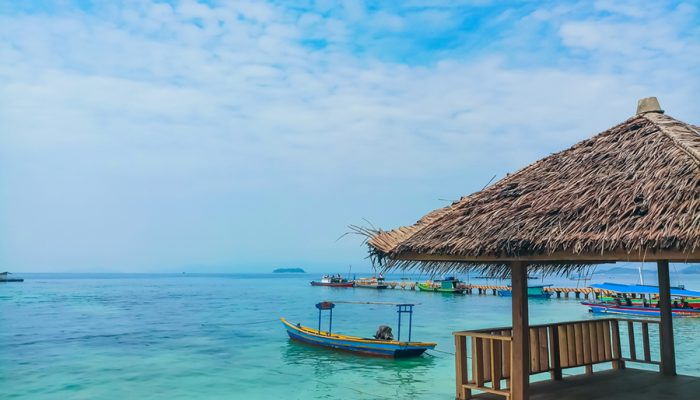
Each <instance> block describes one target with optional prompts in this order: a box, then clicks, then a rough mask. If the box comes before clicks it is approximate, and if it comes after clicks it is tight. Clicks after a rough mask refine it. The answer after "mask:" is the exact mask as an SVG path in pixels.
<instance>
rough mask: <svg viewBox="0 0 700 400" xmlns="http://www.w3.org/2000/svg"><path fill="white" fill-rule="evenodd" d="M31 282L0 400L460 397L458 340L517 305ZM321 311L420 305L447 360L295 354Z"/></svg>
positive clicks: (351, 314) (215, 278)
mask: <svg viewBox="0 0 700 400" xmlns="http://www.w3.org/2000/svg"><path fill="white" fill-rule="evenodd" d="M24 277H25V278H27V280H26V281H25V282H23V283H17V284H2V285H0V349H2V350H1V351H0V398H22V399H96V398H98V399H111V398H120V399H123V398H149V399H187V398H206V399H269V398H285V399H451V398H454V387H453V385H454V362H453V356H452V355H451V354H446V353H452V352H453V351H454V344H453V338H452V336H451V332H453V331H456V330H464V329H473V328H484V327H493V326H505V325H509V324H510V299H507V298H500V297H496V296H491V295H485V296H478V295H466V296H451V295H444V294H434V293H418V292H413V291H403V290H384V291H378V290H369V289H357V288H355V289H333V288H322V287H311V286H310V285H309V283H308V281H309V280H311V279H314V278H317V276H315V275H304V274H302V275H278V274H277V275H273V274H267V275H198V276H193V275H60V274H51V275H49V274H24ZM635 278H636V277H634V276H627V277H617V278H610V277H604V276H601V277H599V278H598V279H597V280H599V281H602V280H608V281H609V280H617V281H630V282H634V280H635ZM682 279H683V283H685V284H686V286H687V287H688V288H691V289H700V279H698V276H697V275H696V276H687V277H683V278H682ZM548 282H557V280H556V279H550V280H548ZM558 282H560V283H561V284H562V285H564V284H566V285H567V286H572V285H574V286H575V282H571V281H562V280H559V281H558ZM673 283H676V280H675V279H674V282H673ZM321 300H347V301H383V302H411V303H417V304H419V305H418V306H417V307H416V313H415V316H414V327H413V338H414V339H415V340H429V341H435V342H437V343H438V347H437V349H438V350H440V352H438V351H435V352H431V353H430V354H427V355H424V356H422V357H420V358H416V359H410V360H386V359H376V358H365V357H360V356H355V355H352V354H344V353H335V352H331V351H327V350H325V349H320V348H314V347H308V346H305V345H302V344H297V343H294V342H290V341H289V340H288V338H287V336H286V333H285V331H284V329H283V327H282V325H281V323H280V322H279V317H283V316H284V317H286V318H288V319H290V320H292V321H293V322H301V323H302V324H305V325H310V326H314V325H315V324H316V318H317V313H316V312H317V311H316V309H315V308H314V306H313V305H314V304H315V303H316V302H318V301H321ZM586 318H593V316H591V315H590V314H589V313H588V312H587V309H586V308H585V307H583V306H581V305H579V304H578V301H576V300H574V299H569V300H565V299H561V300H558V299H552V300H535V301H531V302H530V320H531V322H532V323H547V322H554V321H565V320H567V321H568V320H576V319H586ZM674 323H675V326H674V328H675V332H676V349H677V357H678V369H679V373H683V374H691V375H697V376H700V366H699V365H698V363H697V360H700V339H698V337H697V333H698V332H699V331H700V320H691V319H676V320H674ZM380 324H388V325H390V326H392V327H393V328H394V332H395V333H396V312H395V309H394V307H391V306H380V305H365V306H361V305H349V304H339V305H338V306H337V307H336V309H335V311H334V322H333V325H334V331H338V332H341V333H347V334H355V335H359V336H370V335H372V334H373V333H374V332H375V330H376V328H377V326H378V325H380ZM655 340H656V339H655ZM654 343H657V342H656V341H653V344H654ZM657 346H658V345H657ZM444 352H446V353H444Z"/></svg>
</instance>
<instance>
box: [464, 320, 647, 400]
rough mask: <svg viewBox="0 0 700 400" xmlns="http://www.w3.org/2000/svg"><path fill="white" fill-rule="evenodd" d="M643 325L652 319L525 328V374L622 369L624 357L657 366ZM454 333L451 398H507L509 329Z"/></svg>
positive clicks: (554, 375) (558, 376)
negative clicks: (624, 339)
mask: <svg viewBox="0 0 700 400" xmlns="http://www.w3.org/2000/svg"><path fill="white" fill-rule="evenodd" d="M621 323H627V330H626V332H627V334H628V338H629V339H628V340H629V356H628V357H623V354H622V353H623V352H622V348H621V343H620V324H621ZM636 324H639V325H641V334H642V345H643V348H644V351H643V353H644V357H643V358H641V359H640V358H638V357H637V353H636V339H635V335H634V331H635V330H634V325H636ZM649 324H658V321H650V320H631V319H615V318H606V319H595V320H586V321H573V322H561V323H556V324H545V325H533V326H530V374H531V375H532V374H540V373H545V372H549V373H550V377H551V379H557V380H558V379H561V378H562V369H565V368H576V367H584V371H585V373H586V374H592V373H593V365H595V364H600V363H606V362H610V363H612V367H613V368H615V369H619V368H624V367H625V361H630V362H641V363H647V364H656V365H659V362H658V361H654V360H652V357H651V351H650V343H649ZM454 337H455V350H456V351H455V367H456V373H457V374H456V375H457V376H456V378H457V379H456V381H457V399H460V400H462V399H469V398H471V394H472V390H477V391H480V392H489V393H495V394H499V395H502V396H505V397H507V398H509V397H510V393H511V391H510V376H511V365H512V354H511V351H510V349H511V342H512V330H511V328H510V327H507V328H494V329H483V330H477V331H463V332H455V333H454ZM470 358H471V364H470V363H469V362H468V360H469V359H470ZM470 367H471V368H470Z"/></svg>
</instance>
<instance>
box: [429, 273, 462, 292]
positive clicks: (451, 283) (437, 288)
mask: <svg viewBox="0 0 700 400" xmlns="http://www.w3.org/2000/svg"><path fill="white" fill-rule="evenodd" d="M416 288H417V289H418V291H419V292H438V293H453V294H464V293H466V292H467V289H466V288H465V287H464V286H462V281H460V280H459V279H457V278H454V277H451V276H450V277H447V278H445V279H443V280H431V281H426V282H425V283H418V284H417V285H416Z"/></svg>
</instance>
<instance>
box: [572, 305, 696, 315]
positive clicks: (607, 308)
mask: <svg viewBox="0 0 700 400" xmlns="http://www.w3.org/2000/svg"><path fill="white" fill-rule="evenodd" d="M581 304H583V305H584V306H587V307H589V308H590V311H591V312H592V313H596V314H625V315H637V316H642V317H657V318H658V317H660V316H661V310H659V309H658V308H657V307H649V306H647V307H643V306H641V307H640V306H626V305H616V304H609V303H602V302H588V301H584V302H582V303H581ZM671 315H673V316H674V317H700V309H697V308H690V307H687V308H676V307H674V308H671Z"/></svg>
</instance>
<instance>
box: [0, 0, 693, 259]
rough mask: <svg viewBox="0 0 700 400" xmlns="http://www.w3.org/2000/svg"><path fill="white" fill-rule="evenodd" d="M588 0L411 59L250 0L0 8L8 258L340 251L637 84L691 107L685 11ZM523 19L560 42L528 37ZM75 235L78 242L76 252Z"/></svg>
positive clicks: (628, 96) (552, 136) (539, 145)
mask: <svg viewBox="0 0 700 400" xmlns="http://www.w3.org/2000/svg"><path fill="white" fill-rule="evenodd" d="M597 6H598V7H599V8H600V9H604V10H605V12H606V13H618V12H621V13H622V14H620V15H621V16H620V15H618V16H616V17H615V18H609V19H608V18H607V17H606V18H598V19H596V18H593V17H589V16H586V15H583V16H580V15H579V14H577V13H578V12H580V9H581V6H580V5H577V6H575V7H573V8H568V9H566V10H560V12H554V11H555V10H553V9H549V11H548V12H546V13H545V12H542V11H539V12H534V13H531V15H530V17H529V18H523V19H521V20H520V21H519V22H518V23H516V24H512V25H508V24H506V25H505V26H504V27H503V29H502V30H501V34H502V35H503V36H504V37H513V36H516V35H518V34H519V33H521V32H526V33H527V35H525V36H524V37H521V38H519V40H516V41H509V39H506V40H504V41H503V42H501V43H498V42H494V43H493V48H494V49H498V50H489V47H488V46H487V47H486V48H484V49H479V51H476V52H474V53H470V52H465V51H463V50H460V49H458V50H457V51H456V52H454V53H453V54H450V55H449V56H447V57H446V58H444V59H442V60H434V61H435V62H431V63H426V64H423V65H416V64H407V65H404V64H401V63H399V62H398V61H380V60H377V59H375V58H372V57H370V56H366V55H363V52H361V51H360V52H357V53H356V52H354V51H352V45H353V43H352V41H353V35H354V33H353V32H352V19H349V20H342V19H340V18H339V17H328V18H323V17H321V14H320V12H316V11H308V12H303V13H295V12H290V11H289V10H286V9H284V8H281V7H278V6H272V5H266V4H263V3H259V2H249V3H245V2H244V3H238V2H237V3H235V4H234V3H225V5H223V6H221V7H217V8H210V7H209V6H205V5H202V4H197V3H195V2H183V3H181V4H180V5H178V6H175V7H171V6H169V5H167V4H162V3H161V4H150V3H146V2H144V3H142V4H141V6H140V7H139V8H137V9H112V10H107V11H103V12H100V13H98V14H96V15H93V14H87V13H83V12H78V11H74V12H70V11H69V12H65V13H61V14H59V15H17V16H5V17H0V59H1V60H3V62H2V63H0V99H2V100H0V102H1V106H0V148H1V149H0V156H2V159H0V177H2V178H4V179H5V181H6V182H9V184H10V185H12V186H11V190H4V191H3V193H2V195H1V196H2V203H3V205H4V206H3V207H2V209H3V210H2V211H0V212H4V214H5V215H3V216H2V217H3V221H5V222H4V224H3V231H0V235H2V237H3V238H4V239H6V240H4V242H5V243H4V246H6V247H7V248H6V249H5V250H6V251H5V252H4V254H5V257H6V258H7V259H6V261H13V262H16V263H20V264H23V265H27V266H28V267H26V269H36V268H41V267H42V266H46V265H47V263H48V261H47V260H55V262H56V263H57V264H59V265H60V266H62V267H63V268H66V266H70V265H88V264H89V265H118V266H122V265H141V266H143V265H146V264H148V265H151V266H153V265H155V266H160V267H163V268H164V266H172V265H174V264H175V263H195V262H208V263H228V262H233V261H234V260H236V259H239V258H240V259H243V260H250V259H251V257H253V258H254V257H255V254H260V253H263V252H269V243H270V242H273V243H275V246H277V248H278V250H276V251H275V252H274V254H271V255H269V257H270V262H275V261H283V260H288V259H303V258H304V257H310V256H309V254H312V255H314V256H313V257H318V259H326V260H331V259H333V258H334V257H336V256H338V257H342V256H345V257H348V258H353V257H354V258H357V259H360V258H362V256H363V254H362V251H361V250H358V248H357V243H352V242H351V243H343V244H340V245H338V244H334V242H333V240H334V239H335V238H336V237H337V235H338V234H339V233H342V231H343V226H345V225H346V224H347V223H351V222H358V221H359V220H360V218H362V217H370V218H372V219H373V221H375V222H378V223H380V224H382V225H392V224H398V223H408V222H411V221H412V220H414V219H416V218H417V217H419V216H420V213H421V212H424V211H428V209H429V208H430V207H437V206H440V205H441V204H440V203H438V202H435V199H437V198H439V197H451V198H455V197H458V196H459V195H463V194H467V193H468V192H469V191H470V190H474V189H478V188H480V187H481V186H482V185H483V184H484V183H485V182H486V181H487V180H488V179H489V178H490V177H491V176H492V175H493V174H494V173H499V174H503V173H505V172H506V171H509V170H512V169H516V168H519V167H521V166H523V165H524V164H526V163H528V162H531V161H533V160H534V159H536V158H537V157H540V156H543V155H546V154H547V153H549V152H551V151H556V150H559V149H561V148H564V147H566V146H568V145H570V144H572V143H574V142H575V141H577V140H580V139H583V138H585V137H588V136H590V135H592V134H594V133H596V132H598V131H600V130H602V129H605V128H607V127H609V126H611V125H612V124H613V123H616V122H619V121H621V120H623V119H625V118H627V117H628V116H630V115H632V113H633V112H634V106H635V102H636V100H637V98H639V97H644V96H647V95H658V96H659V97H660V100H661V102H662V105H664V107H665V108H666V109H667V110H669V112H670V113H671V114H672V115H674V116H678V117H681V118H685V119H688V120H690V122H695V123H697V122H698V121H697V120H693V118H696V115H697V108H696V106H694V104H695V101H694V97H695V94H696V93H697V91H698V89H700V82H699V81H698V79H697V76H698V75H697V73H698V70H699V67H700V60H698V59H697V57H696V56H695V54H699V52H698V51H697V50H698V40H697V30H695V31H693V33H692V35H695V36H691V39H692V40H689V39H688V36H687V35H688V31H687V30H688V28H687V26H688V18H691V17H692V12H694V11H692V10H689V9H682V10H681V9H676V10H672V11H671V12H670V13H669V14H668V16H667V18H658V16H657V15H655V14H652V13H644V14H634V15H632V17H634V18H635V19H636V20H635V21H632V22H630V21H627V20H624V18H623V17H624V16H625V15H626V16H629V15H631V14H630V13H629V12H625V11H624V10H619V11H618V10H615V9H613V8H611V7H610V5H609V4H607V5H606V4H603V3H598V5H597ZM353 7H354V6H353ZM351 8H352V7H351ZM351 11H352V14H353V15H355V17H356V18H363V16H364V17H366V18H369V19H372V21H374V22H373V23H376V24H380V25H382V24H384V25H390V26H391V29H393V30H395V31H397V30H401V29H404V28H405V29H408V28H410V24H409V25H403V24H404V23H405V21H404V20H403V19H402V17H401V16H399V15H397V14H396V13H393V12H390V11H381V10H380V11H379V12H376V13H374V14H373V15H372V16H371V17H369V16H366V14H367V10H365V9H364V8H362V7H359V8H356V9H353V10H351ZM448 11H449V9H448V8H444V9H440V11H439V12H437V11H435V10H427V11H426V14H425V15H424V16H423V17H424V18H425V19H426V20H433V21H434V20H436V18H438V19H439V20H442V19H443V18H447V19H449V16H448V15H446V14H444V13H447V12H448ZM691 11H692V12H691ZM348 12H350V11H348ZM414 12H418V11H415V10H414ZM500 15H506V17H503V18H506V19H507V18H513V15H511V16H510V17H508V16H507V15H508V13H500ZM689 15H690V17H689ZM499 21H500V20H499ZM503 23H505V22H503ZM543 27H547V28H551V29H554V31H555V32H558V33H559V35H560V37H554V38H552V37H548V38H546V39H547V40H560V43H559V42H557V43H558V44H559V45H561V46H564V47H565V52H564V53H556V52H551V51H550V50H544V49H537V48H536V47H537V46H533V43H537V40H540V39H543V38H540V37H538V36H536V34H535V33H534V32H538V31H539V30H541V29H542V28H543ZM649 27H651V28H652V29H649ZM521 29H522V31H520V30H521ZM695 29H697V28H695ZM473 34H476V35H478V34H479V33H478V32H475V33H473ZM528 35H529V36H528ZM533 35H534V36H533ZM307 39H325V40H328V41H329V43H330V45H329V46H328V47H327V48H325V49H320V50H319V49H314V48H312V47H306V46H304V45H303V44H302V42H303V41H304V40H307ZM407 40H409V39H407ZM495 40H496V39H494V41H495ZM640 43H644V45H643V46H640ZM499 46H506V47H499ZM528 46H530V47H528ZM504 48H505V49H506V50H503V49H504ZM390 50H391V49H387V51H390ZM426 51H430V50H426ZM567 51H571V52H572V53H567ZM441 54H442V53H441ZM515 56H521V57H530V58H532V59H536V60H537V62H533V63H529V64H526V65H517V64H515V63H514V62H513V57H515ZM568 57H573V58H572V59H568ZM516 58H517V57H516ZM59 195H60V197H62V198H63V199H62V200H60V201H59V200H56V198H55V196H59ZM70 199H73V200H74V203H72V202H71V201H70ZM115 199H117V200H118V201H117V200H115ZM103 204H108V205H109V206H110V207H111V208H110V209H104V207H103V206H102V205H103ZM339 209H340V210H339ZM57 215H60V216H57ZM30 216H31V218H30ZM95 218H98V219H100V220H102V222H101V224H102V225H100V224H96V223H95ZM67 225H68V226H67ZM100 226H101V228H100ZM159 226H165V227H167V231H168V232H167V233H166V232H164V231H163V229H159V228H158V227H159ZM297 227H308V229H304V230H303V232H297V231H296V229H297ZM95 229H101V232H100V234H101V235H103V236H102V237H103V239H102V240H100V239H99V235H98V237H97V238H96V237H95V235H94V230H95ZM178 230H179V231H180V232H182V233H181V234H180V235H178V233H177V232H178ZM110 231H112V232H110ZM192 232H199V233H200V234H193V233H192ZM207 232H211V233H210V234H208V233H207ZM15 233H17V234H15ZM263 235H269V237H267V238H266V239H265V240H261V239H260V237H261V236H263ZM212 236H217V238H218V239H217V240H212V239H211V237H212ZM56 237H60V238H61V239H60V240H59V243H60V244H62V245H56V246H51V247H50V249H51V251H49V252H47V253H45V254H35V253H32V249H33V248H34V247H35V246H36V244H37V243H47V242H51V240H52V239H54V238H56ZM125 237H128V238H129V239H128V240H127V239H124V238H125ZM83 241H88V242H90V243H91V245H92V246H93V247H95V248H96V250H94V251H91V252H90V254H89V255H81V253H80V252H79V251H76V249H75V247H73V246H75V243H81V242H83ZM209 241H211V242H212V243H209V244H208V242H209ZM110 243H121V246H123V247H125V248H126V251H123V252H121V253H119V254H116V253H115V252H114V251H112V250H109V251H108V250H107V249H111V248H110ZM338 246H339V247H338ZM188 247H190V248H192V249H196V250H192V251H187V248H188ZM172 248H177V251H174V252H173V253H172V254H171V253H170V252H169V251H170V250H169V249H172ZM99 249H103V250H104V251H103V252H102V253H101V252H100V251H99ZM0 253H3V252H0ZM100 254H103V255H102V256H101V255H100ZM242 254H243V255H242ZM246 255H247V256H246ZM245 257H248V258H245ZM143 260H148V261H147V262H146V261H143ZM0 261H2V256H0ZM340 263H341V264H345V261H344V260H343V261H342V262H340ZM57 268H58V267H57ZM114 268H117V267H116V266H114ZM124 268H127V267H124ZM154 268H155V267H154Z"/></svg>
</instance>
